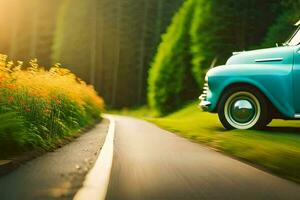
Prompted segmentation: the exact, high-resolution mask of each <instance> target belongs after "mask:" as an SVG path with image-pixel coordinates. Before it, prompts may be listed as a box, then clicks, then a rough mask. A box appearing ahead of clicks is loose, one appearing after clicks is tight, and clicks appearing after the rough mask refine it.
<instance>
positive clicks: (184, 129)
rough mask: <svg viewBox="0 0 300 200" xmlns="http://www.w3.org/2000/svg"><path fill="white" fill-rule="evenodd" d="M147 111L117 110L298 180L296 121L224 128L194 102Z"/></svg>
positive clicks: (299, 143) (299, 140)
mask: <svg viewBox="0 0 300 200" xmlns="http://www.w3.org/2000/svg"><path fill="white" fill-rule="evenodd" d="M149 113H150V112H148V113H147V108H142V109H140V110H139V109H135V110H134V111H130V110H127V111H122V112H120V114H127V115H131V116H135V117H139V118H143V119H145V120H148V121H150V122H153V123H155V124H157V125H158V126H160V127H162V128H164V129H167V130H169V131H171V132H174V133H176V134H178V135H180V136H183V137H185V138H188V139H190V140H192V141H194V142H199V143H202V144H203V143H204V144H206V145H208V146H210V147H212V148H214V149H217V150H218V151H221V152H224V153H226V154H228V155H231V156H234V157H236V158H239V159H242V160H245V161H247V162H250V163H254V164H255V165H257V166H260V167H262V168H263V169H266V170H268V171H271V172H273V173H275V174H277V175H280V176H282V177H285V178H288V179H291V180H293V181H295V182H298V183H300V122H299V121H283V120H274V121H273V122H272V123H271V124H270V125H269V127H268V128H267V129H266V130H264V131H255V130H246V131H244V130H233V131H226V130H224V128H223V127H222V125H221V124H220V122H219V120H218V117H217V115H215V114H210V113H205V112H201V111H200V110H199V109H198V108H197V103H192V104H190V105H188V106H186V107H185V108H183V109H182V110H179V111H177V112H175V113H173V114H171V115H168V116H166V117H162V118H155V117H149V116H147V115H149Z"/></svg>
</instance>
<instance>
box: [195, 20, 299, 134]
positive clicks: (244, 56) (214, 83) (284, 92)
mask: <svg viewBox="0 0 300 200" xmlns="http://www.w3.org/2000/svg"><path fill="white" fill-rule="evenodd" d="M297 24H298V25H299V24H300V23H297ZM205 80H206V83H205V85H204V90H203V94H202V95H201V96H200V100H201V102H200V106H201V107H202V109H203V110H205V111H209V112H213V113H216V112H218V114H219V117H220V120H221V122H222V120H223V121H224V120H225V121H227V122H228V121H230V119H229V118H230V116H229V117H228V116H227V117H228V119H229V120H226V119H221V118H222V116H220V115H222V113H220V112H225V111H226V109H227V111H228V109H232V113H229V114H232V116H233V117H234V113H237V114H239V115H240V116H241V115H244V116H246V114H245V113H247V112H248V114H249V110H251V108H250V107H251V106H252V107H253V108H254V107H255V106H256V107H257V110H259V109H265V108H263V107H262V104H267V107H268V108H267V111H264V112H265V113H260V115H261V114H263V115H268V116H262V117H263V118H265V119H264V120H263V121H264V122H261V123H260V125H259V127H261V126H264V125H266V124H267V123H269V122H270V121H271V120H272V119H273V118H283V119H299V118H300V30H299V28H298V29H297V31H296V32H295V34H294V35H293V36H292V37H291V39H290V40H288V42H287V43H285V44H284V45H283V46H281V47H275V48H269V49H261V50H254V51H244V52H238V53H234V55H233V56H232V57H230V58H229V59H228V61H227V63H226V64H225V65H223V66H218V67H215V68H213V69H210V70H209V71H208V73H207V75H206V77H205ZM236 88H238V89H236ZM243 88H245V89H243ZM232 90H233V91H235V92H236V93H238V92H243V91H244V92H247V93H248V94H247V95H245V96H247V98H246V99H245V98H244V99H243V98H242V97H240V96H241V95H240V96H239V95H235V96H236V97H235V98H236V102H232V104H231V107H230V108H225V107H224V105H223V104H226V99H223V101H222V98H223V97H224V95H227V99H228V98H229V97H230V93H232V92H230V91H232ZM249 94H252V95H254V96H255V97H254V99H252V100H251V98H252V97H250V96H251V95H250V96H249ZM247 101H248V102H247ZM255 101H258V104H257V105H255ZM262 101H264V102H262ZM251 104H252V105H251ZM228 105H229V103H228ZM222 109H223V111H222ZM251 112H252V111H251ZM225 114H226V113H225ZM223 115H224V113H223ZM251 115H252V114H251ZM223 118H226V116H223ZM267 118H268V119H267ZM222 123H223V122H222ZM223 125H224V126H225V127H226V128H229V129H230V128H238V129H248V128H253V127H254V128H259V127H258V126H256V125H257V124H256V125H255V123H252V125H248V126H234V125H233V124H230V123H229V124H228V123H227V124H226V122H225V124H224V123H223Z"/></svg>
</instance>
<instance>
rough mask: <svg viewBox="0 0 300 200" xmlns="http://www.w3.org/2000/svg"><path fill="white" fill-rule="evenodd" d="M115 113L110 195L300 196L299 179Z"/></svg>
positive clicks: (138, 199)
mask: <svg viewBox="0 0 300 200" xmlns="http://www.w3.org/2000/svg"><path fill="white" fill-rule="evenodd" d="M115 119H116V136H115V137H116V138H115V155H114V163H113V169H112V176H111V180H110V185H109V191H108V196H107V199H108V200H127V199H128V200H144V199H149V200H160V199H171V200H175V199H197V200H201V199H207V200H218V199H220V200H226V199H228V200H235V199H237V200H241V199H243V200H246V199H251V200H259V199H264V200H273V199H288V200H293V199H295V200H297V199H300V186H299V185H297V184H295V183H292V182H290V181H287V180H284V179H281V178H278V177H276V176H274V175H271V174H268V173H266V172H264V171H261V170H259V169H256V168H254V167H252V166H249V165H247V164H245V163H243V162H240V161H237V160H235V159H232V158H230V157H227V156H225V155H223V154H220V153H218V152H215V151H214V150H212V149H209V148H207V147H204V146H201V145H199V144H195V143H192V142H190V141H188V140H186V139H183V138H180V137H178V136H176V135H174V134H172V133H170V132H167V131H164V130H162V129H160V128H158V127H157V126H155V125H153V124H150V123H147V122H144V121H141V120H137V119H132V118H127V117H115ZM0 187H1V186H0Z"/></svg>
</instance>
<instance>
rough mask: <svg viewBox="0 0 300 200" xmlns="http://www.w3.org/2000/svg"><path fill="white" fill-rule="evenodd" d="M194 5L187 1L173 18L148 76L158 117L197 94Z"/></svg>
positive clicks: (149, 96)
mask: <svg viewBox="0 0 300 200" xmlns="http://www.w3.org/2000/svg"><path fill="white" fill-rule="evenodd" d="M194 5H195V1H194V0H188V1H186V2H185V3H184V5H183V6H182V7H181V9H180V10H179V12H178V13H177V14H176V16H175V17H174V18H173V21H172V24H171V25H170V26H169V28H168V30H167V33H166V34H165V35H164V36H163V38H162V43H161V44H160V46H159V49H158V53H157V55H156V56H155V59H154V62H153V64H152V66H151V69H150V72H149V79H148V84H149V87H148V101H149V104H150V106H151V108H153V109H154V110H156V111H157V112H158V113H159V114H166V113H169V112H171V111H173V110H174V109H177V108H179V107H180V106H181V105H182V103H183V102H185V101H186V100H187V99H190V98H193V97H194V96H195V93H197V92H198V87H197V84H196V82H195V80H194V78H193V77H192V73H191V66H192V65H191V59H192V55H191V53H189V52H190V50H189V47H190V39H191V38H190V36H189V30H190V26H191V21H192V18H193V13H194Z"/></svg>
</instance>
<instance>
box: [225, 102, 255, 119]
mask: <svg viewBox="0 0 300 200" xmlns="http://www.w3.org/2000/svg"><path fill="white" fill-rule="evenodd" d="M229 110H230V117H231V118H232V119H233V120H234V121H236V122H237V123H241V124H245V123H248V122H250V121H251V120H252V119H253V118H254V117H255V113H256V109H255V106H254V105H253V102H252V101H251V100H249V99H236V100H234V101H232V103H231V105H230V109H229Z"/></svg>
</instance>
